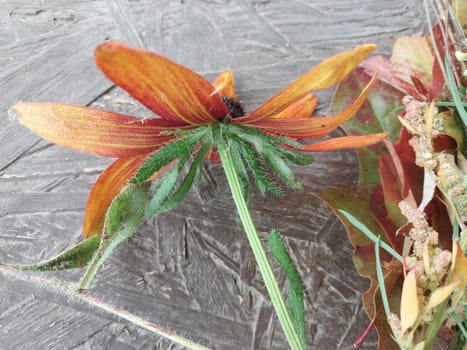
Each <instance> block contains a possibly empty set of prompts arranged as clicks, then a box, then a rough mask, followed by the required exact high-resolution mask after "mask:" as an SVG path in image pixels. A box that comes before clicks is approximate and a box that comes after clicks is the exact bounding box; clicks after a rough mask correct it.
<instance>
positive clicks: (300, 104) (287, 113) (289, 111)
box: [268, 93, 318, 119]
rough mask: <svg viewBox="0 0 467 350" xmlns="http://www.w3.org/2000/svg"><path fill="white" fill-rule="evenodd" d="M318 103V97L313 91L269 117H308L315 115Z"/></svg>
mask: <svg viewBox="0 0 467 350" xmlns="http://www.w3.org/2000/svg"><path fill="white" fill-rule="evenodd" d="M317 105H318V98H317V97H316V96H315V95H313V94H312V93H309V94H306V95H305V96H304V97H302V98H301V99H300V100H298V101H297V102H295V103H293V104H291V105H290V106H288V107H287V108H285V109H284V110H282V111H281V112H279V113H277V114H274V115H271V116H270V117H268V118H274V119H288V118H307V117H311V116H312V115H313V112H314V111H315V108H316V106H317Z"/></svg>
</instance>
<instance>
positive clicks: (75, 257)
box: [7, 236, 100, 271]
mask: <svg viewBox="0 0 467 350" xmlns="http://www.w3.org/2000/svg"><path fill="white" fill-rule="evenodd" d="M99 241H100V237H99V236H94V237H92V238H90V239H87V240H85V241H83V242H80V243H78V244H77V245H75V246H73V247H71V248H70V249H67V250H66V251H64V252H63V253H60V254H59V255H57V256H55V257H53V258H51V259H48V260H45V261H42V262H39V263H36V264H31V265H7V266H10V267H13V268H16V269H19V270H29V271H54V270H64V269H75V268H81V267H83V266H86V265H87V264H88V262H89V261H90V260H91V259H92V256H93V255H94V253H95V252H96V250H97V249H98V248H99Z"/></svg>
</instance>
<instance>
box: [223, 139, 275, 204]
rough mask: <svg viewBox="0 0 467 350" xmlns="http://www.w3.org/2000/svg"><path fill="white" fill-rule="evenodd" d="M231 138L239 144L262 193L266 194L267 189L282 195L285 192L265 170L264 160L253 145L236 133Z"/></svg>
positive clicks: (239, 148) (240, 150)
mask: <svg viewBox="0 0 467 350" xmlns="http://www.w3.org/2000/svg"><path fill="white" fill-rule="evenodd" d="M231 140H232V141H233V142H235V144H236V145H237V146H238V150H239V152H240V154H241V155H242V158H243V159H244V160H245V162H246V164H247V165H248V167H249V169H250V171H251V173H252V174H253V177H254V179H255V181H256V185H257V186H258V189H259V191H260V192H261V194H263V195H264V194H265V193H266V191H269V192H271V193H272V194H274V195H276V196H282V195H283V192H282V190H281V189H280V187H279V186H277V185H276V184H275V183H274V182H273V181H272V180H271V179H270V178H269V177H268V175H267V174H266V173H265V172H264V170H263V167H264V164H263V161H262V159H261V157H260V155H259V154H258V153H257V152H256V150H255V149H254V148H253V146H252V145H250V144H249V143H248V142H246V141H244V140H242V139H240V138H239V137H237V136H235V135H231Z"/></svg>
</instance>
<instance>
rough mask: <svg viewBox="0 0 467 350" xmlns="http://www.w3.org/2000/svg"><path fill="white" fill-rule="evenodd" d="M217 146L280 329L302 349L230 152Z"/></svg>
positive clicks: (294, 347) (289, 340)
mask: <svg viewBox="0 0 467 350" xmlns="http://www.w3.org/2000/svg"><path fill="white" fill-rule="evenodd" d="M217 147H218V152H219V156H220V159H221V162H222V165H223V167H224V172H225V175H226V177H227V182H228V183H229V186H230V191H231V193H232V197H233V199H234V202H235V205H236V207H237V211H238V214H239V216H240V220H241V222H242V224H243V228H244V230H245V232H246V235H247V238H248V241H249V243H250V246H251V249H252V251H253V255H254V257H255V259H256V262H257V264H258V267H259V271H260V272H261V275H262V277H263V280H264V284H265V285H266V289H267V291H268V293H269V297H270V298H271V302H272V305H273V306H274V309H275V311H276V314H277V316H278V318H279V322H280V324H281V326H282V329H283V330H284V333H285V336H286V338H287V341H288V342H289V345H290V347H291V349H292V350H304V348H303V347H302V345H301V343H300V338H299V336H298V334H297V332H296V331H295V328H294V327H293V323H292V319H291V318H290V314H289V312H288V310H287V307H286V305H285V302H284V299H283V297H282V293H281V291H280V289H279V286H278V284H277V281H276V278H275V276H274V273H273V271H272V268H271V266H270V265H269V261H268V258H267V256H266V253H265V251H264V248H263V246H262V244H261V241H260V239H259V236H258V232H257V231H256V228H255V225H254V224H253V220H252V219H251V216H250V212H249V210H248V207H247V204H246V201H245V198H244V197H243V194H242V190H241V186H240V182H239V179H238V176H237V173H236V171H235V167H234V163H233V160H232V157H231V154H230V152H229V151H228V149H227V147H226V145H225V144H224V143H223V142H222V141H221V142H218V143H217Z"/></svg>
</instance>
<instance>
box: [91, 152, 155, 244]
mask: <svg viewBox="0 0 467 350" xmlns="http://www.w3.org/2000/svg"><path fill="white" fill-rule="evenodd" d="M147 157H148V155H143V156H138V157H130V158H120V159H117V160H116V161H115V162H113V163H112V164H111V165H110V166H109V167H108V168H107V169H106V170H104V172H103V173H102V174H101V175H100V176H99V178H98V179H97V181H96V183H95V184H94V186H93V188H92V189H91V192H90V193H89V197H88V202H87V204H86V211H85V214H84V222H83V236H84V237H91V236H95V235H99V234H101V233H102V228H103V227H104V219H105V213H106V212H107V209H108V208H109V205H110V203H112V200H113V199H114V198H115V196H117V195H118V194H119V193H120V191H121V190H122V188H123V187H125V186H126V185H127V183H128V180H129V179H130V178H131V177H132V176H133V175H134V174H135V173H136V171H137V170H138V169H139V168H140V167H141V165H142V164H143V163H144V161H145V160H146V158H147Z"/></svg>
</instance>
